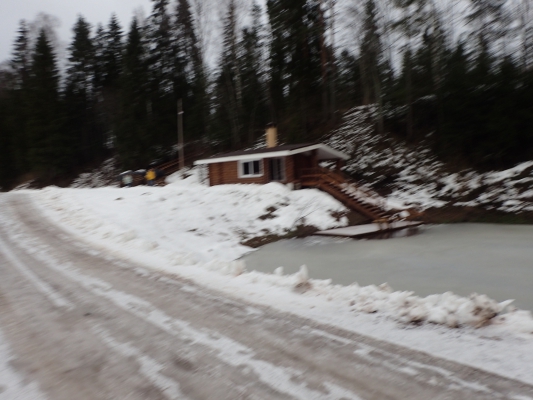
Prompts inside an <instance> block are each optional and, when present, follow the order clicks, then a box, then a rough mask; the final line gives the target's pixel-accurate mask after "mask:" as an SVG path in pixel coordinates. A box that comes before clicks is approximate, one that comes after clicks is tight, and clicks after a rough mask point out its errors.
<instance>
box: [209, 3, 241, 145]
mask: <svg viewBox="0 0 533 400" xmlns="http://www.w3.org/2000/svg"><path fill="white" fill-rule="evenodd" d="M237 35H238V30H237V14H236V4H235V0H230V2H229V3H228V10H227V13H226V17H225V19H224V27H223V32H222V53H221V56H220V62H219V71H218V76H217V79H216V88H215V96H216V98H215V103H216V104H215V107H216V113H217V116H216V118H217V122H218V123H219V127H220V132H221V134H219V137H221V138H222V139H223V140H224V139H226V138H225V137H224V131H225V130H226V129H227V128H226V127H229V133H230V137H229V139H230V141H231V144H232V146H233V147H237V146H238V145H239V144H241V139H242V129H243V122H242V119H243V108H242V107H243V103H242V77H241V72H242V71H241V59H240V56H239V38H238V36H237Z"/></svg>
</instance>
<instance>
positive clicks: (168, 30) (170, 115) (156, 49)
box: [146, 0, 176, 147]
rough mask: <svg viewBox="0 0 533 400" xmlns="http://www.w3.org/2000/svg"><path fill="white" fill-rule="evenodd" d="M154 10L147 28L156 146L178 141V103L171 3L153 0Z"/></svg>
mask: <svg viewBox="0 0 533 400" xmlns="http://www.w3.org/2000/svg"><path fill="white" fill-rule="evenodd" d="M152 2H153V9H152V14H151V15H150V18H149V19H148V25H147V27H146V40H147V45H148V46H147V57H148V58H147V62H148V72H149V80H150V103H149V118H150V123H151V129H152V131H153V141H154V145H161V146H163V147H167V146H169V145H170V144H171V143H173V142H175V132H176V118H175V110H176V103H175V97H174V93H173V89H174V76H175V74H174V66H175V56H176V54H175V46H174V45H173V43H172V37H173V36H174V35H173V27H172V21H171V18H170V15H169V13H168V4H169V1H168V0H152Z"/></svg>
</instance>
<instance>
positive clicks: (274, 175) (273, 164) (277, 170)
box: [268, 158, 285, 182]
mask: <svg viewBox="0 0 533 400" xmlns="http://www.w3.org/2000/svg"><path fill="white" fill-rule="evenodd" d="M268 164H269V165H268V166H269V168H268V170H269V171H270V181H276V182H279V181H283V180H285V163H284V162H283V158H269V159H268Z"/></svg>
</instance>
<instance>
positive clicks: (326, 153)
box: [194, 143, 350, 165]
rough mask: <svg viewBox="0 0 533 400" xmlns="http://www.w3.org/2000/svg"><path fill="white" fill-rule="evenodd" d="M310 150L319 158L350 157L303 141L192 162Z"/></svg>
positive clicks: (283, 154) (289, 154)
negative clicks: (316, 153)
mask: <svg viewBox="0 0 533 400" xmlns="http://www.w3.org/2000/svg"><path fill="white" fill-rule="evenodd" d="M311 150H318V159H319V160H331V159H341V160H347V159H349V158H350V156H348V154H346V153H343V152H341V151H338V150H335V149H333V148H331V147H329V146H327V145H325V144H322V143H303V144H292V145H284V146H276V147H269V148H264V149H254V150H242V151H234V152H232V153H226V154H220V155H218V156H214V157H212V158H206V159H203V160H196V161H195V162H194V164H195V165H200V164H213V163H218V162H229V161H240V160H257V159H258V158H273V157H286V156H292V155H294V154H299V153H305V152H307V151H311Z"/></svg>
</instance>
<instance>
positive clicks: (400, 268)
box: [244, 224, 533, 310]
mask: <svg viewBox="0 0 533 400" xmlns="http://www.w3.org/2000/svg"><path fill="white" fill-rule="evenodd" d="M244 259H245V260H246V265H247V269H248V270H257V271H262V272H270V273H271V272H273V270H274V269H275V268H276V267H279V266H283V267H284V270H285V273H294V272H296V271H297V270H298V268H299V267H300V265H302V264H306V265H307V267H308V268H309V275H310V276H311V278H319V279H328V278H331V279H332V280H333V282H334V283H340V284H344V285H347V284H350V283H353V282H358V283H359V284H360V285H369V284H380V283H383V282H388V283H389V284H390V285H391V286H392V288H393V289H395V290H412V291H414V292H415V293H416V294H418V295H421V296H426V295H429V294H433V293H443V292H446V291H452V292H454V293H457V294H460V295H463V296H466V295H469V294H470V293H472V292H477V293H483V294H487V295H489V296H490V297H492V298H494V299H496V300H498V301H503V300H506V299H515V303H514V304H515V305H516V306H517V307H519V308H523V309H528V310H533V226H532V225H492V224H454V225H437V226H430V227H425V228H422V229H421V230H420V233H419V234H418V235H415V236H410V237H400V238H394V239H388V240H351V239H334V238H325V237H308V238H306V239H292V240H285V241H280V242H277V243H272V244H269V245H266V246H264V247H262V248H261V249H259V250H258V251H256V252H253V253H251V254H249V255H247V256H245V257H244Z"/></svg>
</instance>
